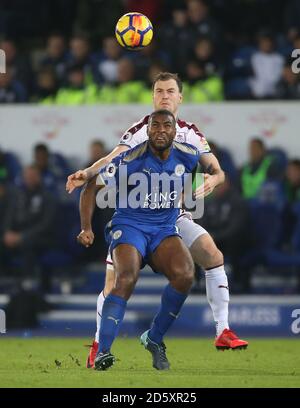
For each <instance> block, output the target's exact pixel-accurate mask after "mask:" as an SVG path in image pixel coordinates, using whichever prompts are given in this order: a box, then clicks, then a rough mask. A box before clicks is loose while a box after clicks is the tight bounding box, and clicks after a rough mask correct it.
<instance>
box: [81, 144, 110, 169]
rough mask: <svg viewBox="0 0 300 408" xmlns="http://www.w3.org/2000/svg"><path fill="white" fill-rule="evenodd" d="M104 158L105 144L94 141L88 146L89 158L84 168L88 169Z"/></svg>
mask: <svg viewBox="0 0 300 408" xmlns="http://www.w3.org/2000/svg"><path fill="white" fill-rule="evenodd" d="M104 156H106V149H105V144H104V142H102V140H94V141H93V142H92V143H91V144H90V157H89V161H88V162H87V164H86V165H85V166H84V168H87V167H90V166H91V165H92V164H94V163H95V162H96V161H98V160H99V159H101V158H102V157H104Z"/></svg>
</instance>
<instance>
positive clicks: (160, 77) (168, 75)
mask: <svg viewBox="0 0 300 408" xmlns="http://www.w3.org/2000/svg"><path fill="white" fill-rule="evenodd" d="M169 79H174V81H176V84H177V86H178V89H179V92H180V93H182V88H183V85H182V81H181V79H180V78H179V76H178V74H173V73H172V72H160V73H159V74H157V75H156V77H155V78H154V80H153V83H152V90H153V89H154V86H155V84H156V82H158V81H169Z"/></svg>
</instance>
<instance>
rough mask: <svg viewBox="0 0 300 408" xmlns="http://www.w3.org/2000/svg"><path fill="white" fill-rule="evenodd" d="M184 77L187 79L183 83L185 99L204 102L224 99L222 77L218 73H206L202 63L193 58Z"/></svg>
mask: <svg viewBox="0 0 300 408" xmlns="http://www.w3.org/2000/svg"><path fill="white" fill-rule="evenodd" d="M186 77H187V80H188V82H187V83H185V85H184V95H185V99H186V101H188V102H192V103H205V102H216V101H222V100H223V99H224V95H223V81H222V79H221V78H220V77H219V76H218V75H208V74H207V73H206V72H205V67H204V65H203V64H202V63H199V62H198V61H195V60H191V61H189V62H188V64H187V67H186Z"/></svg>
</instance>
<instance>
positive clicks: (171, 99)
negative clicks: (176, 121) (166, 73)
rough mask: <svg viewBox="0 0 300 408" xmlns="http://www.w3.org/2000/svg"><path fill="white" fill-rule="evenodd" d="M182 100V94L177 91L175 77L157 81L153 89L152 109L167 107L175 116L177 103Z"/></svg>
mask: <svg viewBox="0 0 300 408" xmlns="http://www.w3.org/2000/svg"><path fill="white" fill-rule="evenodd" d="M181 102H182V94H181V93H180V92H179V89H178V85H177V82H176V81H175V79H169V80H168V81H157V82H156V83H155V85H154V89H153V105H154V109H155V110H158V109H167V110H168V111H170V112H172V113H173V115H174V116H175V117H176V116H177V111H178V108H179V105H180V104H181Z"/></svg>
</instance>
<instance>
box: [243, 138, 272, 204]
mask: <svg viewBox="0 0 300 408" xmlns="http://www.w3.org/2000/svg"><path fill="white" fill-rule="evenodd" d="M275 175H276V163H275V161H274V160H273V158H272V157H271V156H270V155H268V154H267V151H266V147H265V144H264V142H263V141H262V140H261V139H258V138H254V139H252V140H251V141H250V144H249V162H248V164H246V165H245V166H244V167H243V168H242V170H241V179H240V181H241V190H242V194H243V197H244V198H246V199H250V198H256V197H257V196H258V194H259V192H260V189H261V187H262V185H263V184H264V182H265V181H266V180H267V179H268V178H269V177H270V178H273V177H274V176H275Z"/></svg>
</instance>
